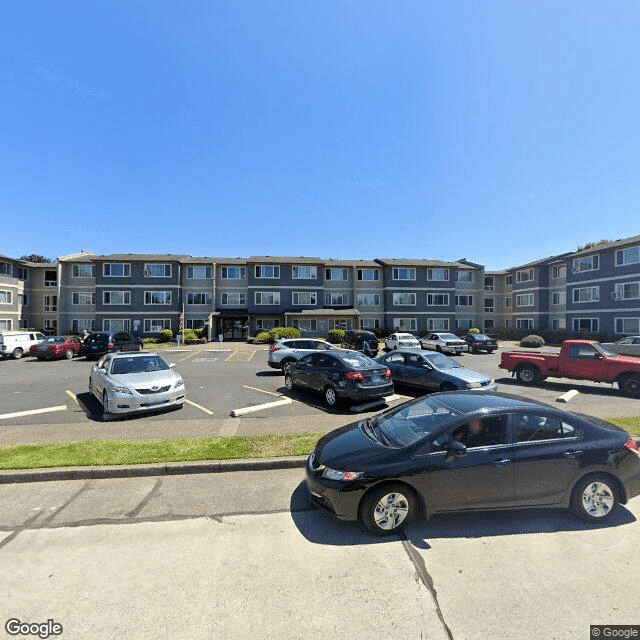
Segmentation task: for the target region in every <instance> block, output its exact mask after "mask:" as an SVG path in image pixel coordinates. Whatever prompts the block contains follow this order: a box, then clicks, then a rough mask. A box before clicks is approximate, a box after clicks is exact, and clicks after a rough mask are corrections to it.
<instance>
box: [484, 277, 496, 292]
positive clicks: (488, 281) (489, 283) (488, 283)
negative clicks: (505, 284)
mask: <svg viewBox="0 0 640 640" xmlns="http://www.w3.org/2000/svg"><path fill="white" fill-rule="evenodd" d="M495 285H496V283H495V278H494V277H493V276H485V277H484V290H485V291H494V290H495Z"/></svg>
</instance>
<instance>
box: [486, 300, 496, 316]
mask: <svg viewBox="0 0 640 640" xmlns="http://www.w3.org/2000/svg"><path fill="white" fill-rule="evenodd" d="M489 302H491V304H488V303H489ZM495 310H496V299H495V298H485V299H484V312H485V313H494V312H495Z"/></svg>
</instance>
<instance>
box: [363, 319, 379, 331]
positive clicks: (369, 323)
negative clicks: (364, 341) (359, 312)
mask: <svg viewBox="0 0 640 640" xmlns="http://www.w3.org/2000/svg"><path fill="white" fill-rule="evenodd" d="M362 328H363V329H379V328H380V318H362Z"/></svg>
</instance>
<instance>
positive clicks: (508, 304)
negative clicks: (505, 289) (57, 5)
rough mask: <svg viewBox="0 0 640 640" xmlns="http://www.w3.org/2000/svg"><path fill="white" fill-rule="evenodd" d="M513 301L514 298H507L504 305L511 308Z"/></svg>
mask: <svg viewBox="0 0 640 640" xmlns="http://www.w3.org/2000/svg"><path fill="white" fill-rule="evenodd" d="M511 301H512V300H511V298H505V299H504V306H505V307H506V308H507V309H510V308H511Z"/></svg>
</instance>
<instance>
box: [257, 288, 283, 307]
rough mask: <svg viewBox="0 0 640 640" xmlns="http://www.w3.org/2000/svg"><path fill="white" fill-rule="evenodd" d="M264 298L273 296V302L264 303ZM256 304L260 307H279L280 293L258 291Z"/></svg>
mask: <svg viewBox="0 0 640 640" xmlns="http://www.w3.org/2000/svg"><path fill="white" fill-rule="evenodd" d="M262 296H271V297H272V298H273V301H272V302H262ZM254 303H255V305H256V306H258V307H279V306H280V292H279V291H256V292H255V294H254Z"/></svg>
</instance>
